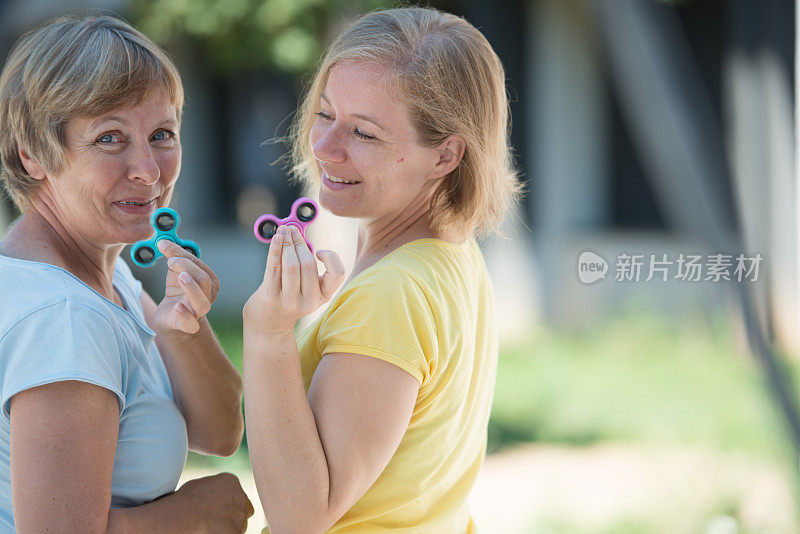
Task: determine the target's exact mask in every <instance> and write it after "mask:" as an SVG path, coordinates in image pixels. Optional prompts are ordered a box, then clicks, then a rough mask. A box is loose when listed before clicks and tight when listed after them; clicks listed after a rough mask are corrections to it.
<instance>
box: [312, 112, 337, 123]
mask: <svg viewBox="0 0 800 534" xmlns="http://www.w3.org/2000/svg"><path fill="white" fill-rule="evenodd" d="M315 115H316V116H317V117H319V118H320V119H322V120H324V121H331V120H333V117H331V116H330V115H328V114H327V113H325V112H324V111H317V113H316V114H315Z"/></svg>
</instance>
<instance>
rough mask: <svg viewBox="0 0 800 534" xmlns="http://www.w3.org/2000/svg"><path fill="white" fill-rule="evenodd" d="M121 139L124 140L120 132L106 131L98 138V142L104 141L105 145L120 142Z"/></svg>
mask: <svg viewBox="0 0 800 534" xmlns="http://www.w3.org/2000/svg"><path fill="white" fill-rule="evenodd" d="M120 141H122V137H121V136H120V135H119V134H115V133H104V134H103V135H101V136H100V137H98V138H97V142H98V143H102V144H104V145H109V144H112V143H118V142H120Z"/></svg>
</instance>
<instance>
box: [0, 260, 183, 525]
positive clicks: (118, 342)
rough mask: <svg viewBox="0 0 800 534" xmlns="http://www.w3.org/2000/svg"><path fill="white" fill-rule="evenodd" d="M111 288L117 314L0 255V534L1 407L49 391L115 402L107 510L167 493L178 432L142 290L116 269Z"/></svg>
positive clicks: (3, 514) (46, 272) (1, 495)
mask: <svg viewBox="0 0 800 534" xmlns="http://www.w3.org/2000/svg"><path fill="white" fill-rule="evenodd" d="M114 287H115V288H116V289H117V291H118V292H119V294H120V295H121V296H122V299H123V301H124V302H125V308H126V309H123V308H121V307H119V306H117V305H116V304H114V303H113V302H111V301H110V300H108V299H106V298H105V297H103V296H102V295H100V294H99V293H97V292H96V291H94V290H93V289H92V288H90V287H89V286H88V285H86V284H84V283H83V282H81V281H80V280H79V279H77V278H76V277H74V276H73V275H72V274H70V273H69V272H67V271H65V270H64V269H61V268H59V267H54V266H52V265H48V264H45V263H39V262H32V261H25V260H18V259H14V258H9V257H7V256H2V255H0V406H2V417H0V531H2V532H6V531H8V532H13V531H14V522H13V521H14V520H13V516H12V508H11V470H10V439H11V434H10V431H11V420H10V413H9V405H10V402H9V401H10V399H11V397H13V396H14V395H15V394H17V393H19V392H20V391H23V390H25V389H28V388H32V387H35V386H41V385H43V384H49V383H51V382H57V381H61V380H80V381H83V382H88V383H91V384H95V385H98V386H101V387H104V388H106V389H109V390H110V391H113V392H114V393H115V394H116V395H117V398H118V400H119V410H120V415H119V436H118V438H117V449H116V454H115V456H114V472H113V475H112V478H111V506H112V507H114V508H125V507H130V506H138V505H141V504H143V503H145V502H149V501H152V500H153V499H156V498H157V497H160V496H162V495H164V494H166V493H170V492H172V491H175V487H176V486H177V484H178V478H179V477H180V474H181V471H182V470H183V466H184V464H185V462H186V454H187V450H188V439H187V435H186V422H185V420H184V419H183V416H182V415H181V412H180V410H179V409H178V407H177V406H176V404H175V401H174V399H173V396H172V389H171V385H170V381H169V377H168V376H167V371H166V368H165V367H164V362H163V361H162V359H161V356H160V354H159V352H158V348H157V347H156V344H155V341H154V339H155V332H153V331H152V330H151V329H150V328H148V326H147V323H146V322H145V318H144V313H143V311H142V307H141V305H140V303H139V296H140V294H141V291H142V285H141V283H140V282H139V281H138V280H136V279H135V278H134V277H133V274H132V273H131V271H130V269H129V268H128V266H127V265H126V264H125V262H124V261H122V259H119V260H117V264H116V267H115V270H114ZM85 439H86V440H91V439H92V436H86V437H85ZM42 498H43V499H47V498H49V496H47V495H42Z"/></svg>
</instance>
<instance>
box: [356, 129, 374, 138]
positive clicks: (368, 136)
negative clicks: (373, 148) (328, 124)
mask: <svg viewBox="0 0 800 534" xmlns="http://www.w3.org/2000/svg"><path fill="white" fill-rule="evenodd" d="M353 134H354V135H355V136H356V137H360V138H361V139H366V140H373V139H377V137H375V136H374V135H369V134H365V133H364V132H362V131H361V130H359V129H358V128H356V129H354V130H353Z"/></svg>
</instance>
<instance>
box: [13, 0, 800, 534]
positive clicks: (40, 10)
mask: <svg viewBox="0 0 800 534" xmlns="http://www.w3.org/2000/svg"><path fill="white" fill-rule="evenodd" d="M65 5H69V6H71V7H74V8H75V9H76V10H78V12H83V11H81V10H85V9H87V8H92V9H101V10H105V11H104V12H106V13H111V14H118V15H120V16H122V17H124V18H126V19H127V20H129V21H130V22H132V23H133V24H134V25H135V26H136V27H138V28H139V29H141V30H142V31H144V32H145V33H147V34H148V35H149V36H151V37H152V38H154V39H155V40H156V41H157V42H158V43H159V44H161V45H162V46H164V47H165V49H166V50H167V51H168V52H169V53H170V54H171V55H172V56H173V57H174V59H175V61H176V63H177V65H178V68H179V69H180V71H181V74H182V76H183V80H184V83H185V88H186V94H187V105H186V109H185V113H184V117H185V118H184V122H183V128H182V132H181V134H182V142H183V147H184V157H183V170H182V173H181V174H182V178H181V179H180V181H179V182H178V186H177V191H176V194H175V197H174V203H173V207H175V208H176V209H177V210H178V211H179V212H180V213H181V216H182V218H183V221H184V223H183V226H182V227H181V229H180V233H181V234H182V235H183V236H186V237H188V238H191V239H194V240H195V241H197V242H198V243H199V244H200V246H201V247H202V252H203V259H204V260H205V261H206V262H207V263H209V264H210V265H211V266H212V267H213V268H214V269H215V270H216V271H217V273H218V274H219V276H220V278H221V280H222V293H221V295H220V297H219V300H218V301H217V303H216V304H215V308H214V310H213V316H212V324H213V325H214V326H215V329H216V330H217V332H218V333H219V336H220V339H221V340H222V342H223V345H224V346H225V348H226V351H227V353H228V355H229V356H230V358H231V359H232V360H233V361H234V362H235V363H236V364H237V365H239V366H240V368H241V351H242V344H241V316H240V313H241V306H242V305H243V303H244V301H245V300H246V298H247V296H248V295H249V294H250V292H252V291H253V290H254V289H255V287H256V286H257V285H258V283H259V281H260V278H261V277H262V275H263V268H264V261H265V251H266V247H265V246H264V245H262V244H261V243H259V242H258V241H256V240H255V238H254V237H253V235H252V225H253V221H254V220H255V219H256V217H258V216H259V215H261V214H263V213H275V214H277V215H278V216H280V217H283V216H286V215H287V214H288V210H289V207H290V205H291V203H292V201H293V200H294V199H295V198H296V197H298V196H300V195H301V194H303V192H302V191H300V190H299V189H297V188H296V187H295V186H292V185H291V184H289V183H287V179H286V174H285V168H284V167H283V166H282V165H281V163H280V162H277V163H276V161H277V160H279V158H280V157H281V156H282V155H284V154H285V151H286V145H285V144H283V143H282V142H281V141H280V139H281V137H282V136H283V135H285V133H286V128H287V126H288V124H289V121H290V119H291V114H292V112H293V110H294V109H295V106H296V104H297V102H298V98H299V95H300V92H301V90H302V88H303V86H304V83H305V82H307V81H308V80H309V79H310V74H309V73H310V70H311V69H312V67H313V65H314V63H315V62H316V60H317V59H318V58H319V56H320V54H321V52H322V50H323V49H324V46H325V44H326V43H327V42H328V41H329V40H330V39H331V38H332V37H333V36H335V35H336V34H337V33H338V32H339V31H340V30H341V29H342V28H343V27H344V25H346V24H347V23H348V22H349V21H351V20H352V19H353V18H354V17H356V16H358V15H359V14H360V13H363V12H365V11H368V10H371V9H374V8H376V7H381V6H383V5H387V4H386V3H385V2H382V1H380V0H354V1H343V0H225V1H211V0H133V1H125V0H107V1H99V0H98V1H89V0H87V1H83V2H71V3H66V2H60V1H55V0H49V1H48V0H0V57H2V58H4V57H5V56H6V54H7V53H8V50H9V48H10V46H11V44H12V43H13V42H14V40H16V39H17V38H18V37H19V36H20V35H21V34H22V33H23V32H24V31H27V30H29V29H31V28H32V27H33V26H35V25H36V24H38V23H40V22H43V21H44V20H47V19H48V18H51V17H53V16H55V15H58V14H61V13H65V11H64V7H65ZM430 5H433V6H435V7H438V8H441V9H444V10H447V11H451V12H453V13H456V14H458V15H462V16H464V17H466V18H467V19H468V20H469V21H470V22H472V23H473V24H474V25H475V26H477V27H478V28H479V29H481V31H482V32H483V33H484V34H485V35H486V37H487V38H488V39H489V41H490V42H491V43H492V45H493V46H494V48H495V50H496V51H497V53H498V54H499V56H500V58H501V59H502V61H503V63H504V65H505V68H506V74H507V79H508V90H509V94H510V96H511V101H512V103H511V110H512V114H513V133H512V141H513V145H514V147H515V152H516V156H517V163H518V166H519V168H520V169H521V171H522V174H523V177H524V180H525V181H526V183H527V190H528V193H527V196H526V199H525V201H524V203H523V204H522V205H521V206H520V209H519V212H518V214H517V216H516V217H514V218H511V219H509V221H508V222H507V224H506V227H505V229H504V232H505V234H506V238H505V239H492V240H489V241H486V242H484V243H483V244H482V248H483V250H484V254H485V257H486V261H487V264H488V266H489V269H490V272H491V274H492V278H493V280H494V286H495V293H496V299H497V309H498V313H499V317H498V319H499V325H500V328H501V334H502V337H501V340H502V343H501V354H500V360H499V370H498V380H497V386H496V395H495V400H494V405H493V411H492V418H491V421H490V425H489V443H488V448H489V456H488V458H487V461H486V464H485V466H484V468H483V471H482V472H481V475H480V478H479V480H478V483H477V485H476V487H475V490H474V492H473V495H472V499H471V508H472V512H473V515H474V517H475V519H476V521H477V523H478V526H479V527H480V529H481V532H483V533H487V534H494V533H510V534H515V533H537V534H562V533H563V534H573V533H575V534H590V533H591V534H595V533H600V534H634V533H636V534H639V533H659V534H661V533H663V534H667V533H669V534H681V533H687V534H688V533H700V534H737V533H748V534H755V533H764V534H766V533H771V534H778V533H781V534H783V533H786V534H790V533H797V532H800V514H798V512H800V505H799V504H798V503H800V499H798V497H800V492H798V489H799V488H800V484H798V482H799V481H800V476H798V475H799V474H800V471H798V451H799V450H800V422H799V421H798V410H797V398H798V389H797V386H796V385H795V382H796V379H797V378H800V373H798V371H799V370H800V328H798V326H800V315H799V314H798V309H799V308H800V306H799V305H798V302H799V299H800V291H799V289H798V286H799V285H800V284H798V276H799V275H798V273H800V269H799V268H798V221H797V211H798V202H797V185H796V177H797V173H796V171H795V152H796V145H795V128H794V124H795V119H794V113H795V92H794V85H795V83H794V73H795V67H794V61H795V26H796V23H795V5H794V3H793V2H791V1H790V0H764V1H760V2H755V1H752V0H728V1H724V0H687V1H682V2H664V1H662V2H659V1H655V0H596V1H592V0H530V1H522V0H516V1H514V0H496V1H494V2H486V1H485V0H462V1H459V0H452V1H441V2H438V1H437V2H431V3H430ZM16 215H17V214H16V213H15V212H14V210H13V208H12V207H11V205H10V204H9V203H8V202H6V203H5V204H0V235H2V234H3V233H4V231H5V229H6V228H7V226H8V224H10V222H11V221H12V220H13V219H14V217H16ZM312 229H313V232H312V234H311V236H312V241H313V242H314V244H315V246H317V247H322V248H333V249H335V250H337V251H338V252H340V254H341V255H342V256H343V257H344V258H345V259H346V261H349V262H352V259H353V254H354V250H355V235H354V231H355V226H354V225H353V223H352V222H348V221H342V220H337V219H336V218H334V217H332V216H330V215H329V214H323V215H322V217H321V218H320V220H319V221H318V222H315V223H314V224H313V225H312ZM584 252H590V254H588V255H582V253H584ZM665 255H666V256H665ZM739 255H741V256H743V258H744V260H745V261H747V260H751V259H753V260H754V259H755V258H756V257H757V255H760V258H761V260H760V262H755V261H753V262H751V263H750V264H748V267H753V263H755V264H757V267H758V271H757V272H754V271H753V270H752V269H750V270H749V271H744V272H742V271H737V265H738V263H737V257H739ZM690 257H695V258H699V259H697V260H696V261H695V265H699V266H700V268H701V271H700V272H694V273H692V272H691V271H689V272H687V271H688V269H687V267H688V263H685V261H686V260H688V259H689V258H690ZM579 259H580V261H579ZM637 264H639V265H640V271H638V272H637V271H636V269H635V265H637ZM603 265H605V267H603ZM629 267H630V268H629ZM598 269H599V270H598ZM135 273H136V274H137V276H139V277H140V278H141V279H143V280H144V281H145V284H146V286H147V287H148V289H149V290H150V291H151V293H152V294H153V295H154V296H156V297H157V296H158V295H160V294H161V292H162V291H163V277H164V266H163V264H162V265H159V266H158V267H156V268H153V269H148V270H143V269H137V270H135ZM742 275H744V276H742ZM589 277H591V280H590V278H589ZM726 277H727V278H729V279H730V280H726ZM739 278H740V279H741V281H738V280H737V279H739ZM1 297H2V296H0V298H1ZM246 447H247V445H246V443H245V444H243V445H242V448H241V450H240V451H239V452H238V453H237V454H236V455H235V456H233V457H232V458H224V459H222V458H209V457H201V456H198V455H194V454H192V455H190V458H189V462H188V464H187V467H186V474H185V478H192V477H195V476H200V475H204V474H208V473H213V472H219V471H223V470H226V471H232V472H235V473H237V474H238V475H239V476H240V478H241V479H242V481H243V483H244V484H245V486H246V489H247V491H248V493H249V494H250V497H251V499H252V500H253V501H254V502H256V501H257V496H256V493H255V487H254V485H253V483H252V475H251V473H250V470H249V461H248V457H247V450H246ZM250 525H251V530H250V531H252V532H256V531H258V530H259V529H260V528H261V527H262V526H263V525H264V520H263V516H262V515H260V514H257V515H256V516H255V517H254V518H253V519H251V521H250Z"/></svg>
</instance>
